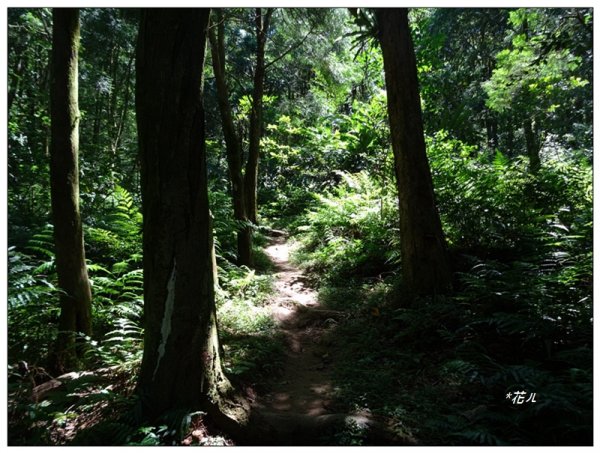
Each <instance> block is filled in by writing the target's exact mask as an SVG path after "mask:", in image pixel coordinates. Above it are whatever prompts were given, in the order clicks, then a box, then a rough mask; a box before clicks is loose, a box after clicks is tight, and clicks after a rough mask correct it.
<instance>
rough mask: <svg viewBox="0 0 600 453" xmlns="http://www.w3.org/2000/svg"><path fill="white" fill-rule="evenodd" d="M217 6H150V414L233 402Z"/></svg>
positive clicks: (146, 180) (144, 379)
mask: <svg viewBox="0 0 600 453" xmlns="http://www.w3.org/2000/svg"><path fill="white" fill-rule="evenodd" d="M209 14H210V13H209V10H208V9H166V10H163V9H147V10H143V11H142V17H141V23H140V31H139V38H138V51H137V59H136V75H137V83H136V111H137V121H138V136H139V146H140V155H141V162H142V168H141V170H142V171H141V177H142V201H143V215H144V239H143V247H144V317H145V335H144V355H143V360H142V366H141V371H140V380H139V387H138V391H139V393H140V396H141V401H142V404H143V408H144V413H145V415H146V416H147V417H149V418H153V417H155V416H157V415H159V414H161V413H163V412H165V411H168V410H171V409H176V408H177V409H190V410H193V409H198V408H203V409H204V410H207V411H209V413H210V414H211V415H212V416H213V417H218V419H217V422H218V423H225V422H226V421H232V420H234V419H236V418H239V417H243V416H245V408H244V407H243V406H240V407H236V406H234V405H228V404H227V397H228V396H229V395H230V394H231V393H232V386H231V384H230V383H229V381H228V380H227V378H226V377H225V375H224V374H223V371H222V369H221V360H220V355H219V340H218V337H217V329H216V310H215V294H214V283H215V274H214V271H215V269H214V261H213V258H212V252H213V240H212V226H211V215H210V211H209V205H208V188H207V173H206V171H207V169H206V155H205V154H206V153H205V142H204V140H205V132H204V108H203V105H202V91H201V90H202V78H203V74H202V72H203V65H204V56H205V47H206V45H205V44H206V32H207V26H208V19H209Z"/></svg>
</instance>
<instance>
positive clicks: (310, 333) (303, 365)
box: [255, 236, 337, 416]
mask: <svg viewBox="0 0 600 453" xmlns="http://www.w3.org/2000/svg"><path fill="white" fill-rule="evenodd" d="M265 251H266V253H267V255H268V256H269V258H270V259H271V261H272V262H273V264H274V265H275V278H276V280H275V294H274V295H273V298H272V299H271V309H272V316H273V318H274V319H275V320H276V322H277V323H278V325H279V327H280V329H281V332H282V333H283V334H284V335H285V339H286V342H287V346H288V348H287V360H286V363H285V365H284V369H283V371H282V374H281V377H280V378H279V379H278V380H277V382H276V383H275V384H274V385H273V387H272V388H271V391H270V392H269V393H268V394H265V395H261V396H260V397H259V398H258V399H257V400H256V402H255V406H256V408H257V409H259V410H261V411H265V410H266V411H269V412H274V413H281V414H282V415H285V414H298V415H307V416H319V415H323V414H326V413H328V412H329V410H330V405H331V398H332V392H333V387H332V383H331V377H330V369H331V360H330V358H331V354H330V353H329V352H328V348H327V346H328V345H327V344H323V336H324V333H325V332H326V331H329V330H331V329H332V328H335V324H336V322H337V321H336V320H335V319H334V318H333V317H332V316H334V315H335V313H333V312H330V311H328V310H322V309H321V307H320V305H319V302H318V299H317V293H316V292H315V291H314V290H313V289H312V288H310V286H308V283H307V278H306V276H305V275H304V272H303V271H302V270H300V269H299V268H297V267H296V266H294V265H292V264H291V263H290V261H289V252H290V245H289V244H288V242H287V239H286V238H285V237H283V236H281V237H276V238H273V241H272V243H271V245H269V246H268V247H267V248H266V250H265Z"/></svg>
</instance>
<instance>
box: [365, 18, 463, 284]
mask: <svg viewBox="0 0 600 453" xmlns="http://www.w3.org/2000/svg"><path fill="white" fill-rule="evenodd" d="M376 17H377V23H378V26H379V39H380V42H381V48H382V51H383V64H384V70H385V83H386V87H387V103H388V114H389V121H390V131H391V141H392V148H393V152H394V168H395V173H396V185H397V189H398V200H399V209H400V235H401V256H402V272H403V279H404V284H405V286H406V288H407V289H408V291H409V292H410V293H411V294H415V295H431V294H433V295H435V294H441V293H446V292H448V291H450V290H451V286H452V283H451V272H450V266H449V262H448V258H447V253H446V243H445V239H444V235H443V232H442V226H441V222H440V218H439V214H438V212H437V208H436V205H435V199H434V192H433V183H432V179H431V172H430V169H429V162H428V160H427V154H426V151H425V139H424V135H423V120H422V114H421V103H420V98H419V86H418V78H417V66H416V60H415V54H414V49H413V44H412V39H411V36H410V29H409V26H408V11H407V9H405V8H398V9H385V10H381V9H379V10H377V11H376Z"/></svg>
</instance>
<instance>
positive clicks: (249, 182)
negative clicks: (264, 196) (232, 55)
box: [244, 8, 273, 225]
mask: <svg viewBox="0 0 600 453" xmlns="http://www.w3.org/2000/svg"><path fill="white" fill-rule="evenodd" d="M272 14H273V9H271V8H269V9H267V12H266V13H265V15H264V16H263V14H262V9H261V8H256V18H255V23H256V68H255V69H254V88H253V91H252V110H251V112H250V138H249V144H248V161H247V162H246V172H245V174H244V178H245V186H246V187H245V190H244V192H245V195H246V214H247V215H248V219H249V220H250V221H251V222H252V223H254V224H255V225H256V224H257V204H256V192H257V185H258V160H259V156H260V139H261V137H262V112H263V94H264V86H265V45H266V42H267V32H268V30H269V22H270V20H271V15H272Z"/></svg>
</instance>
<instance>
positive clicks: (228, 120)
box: [209, 10, 253, 266]
mask: <svg viewBox="0 0 600 453" xmlns="http://www.w3.org/2000/svg"><path fill="white" fill-rule="evenodd" d="M215 26H216V27H217V32H215V28H214V27H215ZM209 39H210V49H211V56H212V65H213V72H214V74H215V81H216V85H217V102H218V104H219V112H220V115H221V124H222V125H223V136H224V138H225V148H226V150H227V166H228V168H229V181H230V182H231V198H232V201H233V215H234V217H235V219H236V220H238V221H239V222H240V223H243V224H246V223H247V222H248V217H247V215H246V199H245V195H244V177H243V175H242V146H241V140H240V139H239V137H238V135H237V133H236V131H235V124H234V122H233V114H232V108H231V104H230V103H229V89H228V87H227V82H226V80H225V25H224V22H223V16H222V14H221V11H220V10H217V12H216V20H214V21H213V26H212V27H211V28H210V31H209ZM237 250H238V264H240V265H246V266H252V265H253V260H252V228H251V227H250V226H248V225H246V226H243V227H240V229H239V230H238V233H237Z"/></svg>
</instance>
